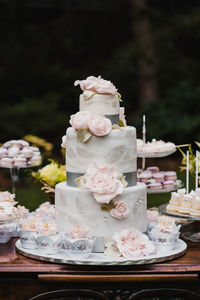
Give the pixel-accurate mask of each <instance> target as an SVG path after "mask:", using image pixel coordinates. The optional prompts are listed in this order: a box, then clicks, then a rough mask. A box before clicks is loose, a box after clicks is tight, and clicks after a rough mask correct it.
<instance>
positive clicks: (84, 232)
mask: <svg viewBox="0 0 200 300" xmlns="http://www.w3.org/2000/svg"><path fill="white" fill-rule="evenodd" d="M89 231H90V229H89V227H87V226H78V225H77V226H74V227H73V228H72V229H71V230H70V232H69V235H70V236H71V237H72V238H73V239H77V238H85V237H87V236H88V234H89Z"/></svg>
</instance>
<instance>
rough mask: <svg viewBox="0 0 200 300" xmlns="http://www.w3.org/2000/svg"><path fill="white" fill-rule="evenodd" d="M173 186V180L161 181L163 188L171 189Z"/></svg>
mask: <svg viewBox="0 0 200 300" xmlns="http://www.w3.org/2000/svg"><path fill="white" fill-rule="evenodd" d="M174 187H175V185H174V181H173V180H166V181H164V182H163V189H173V188H174Z"/></svg>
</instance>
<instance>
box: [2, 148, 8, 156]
mask: <svg viewBox="0 0 200 300" xmlns="http://www.w3.org/2000/svg"><path fill="white" fill-rule="evenodd" d="M7 154H8V151H7V149H5V148H3V147H1V148H0V158H1V157H4V156H5V155H7Z"/></svg>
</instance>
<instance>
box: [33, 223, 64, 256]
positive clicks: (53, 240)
mask: <svg viewBox="0 0 200 300" xmlns="http://www.w3.org/2000/svg"><path fill="white" fill-rule="evenodd" d="M36 245H37V249H38V250H39V251H40V252H42V253H46V254H54V253H58V252H59V251H60V250H61V247H62V239H61V236H60V235H59V234H58V227H57V225H56V223H55V221H52V220H49V221H41V222H40V223H39V224H38V236H37V238H36Z"/></svg>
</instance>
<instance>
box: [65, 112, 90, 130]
mask: <svg viewBox="0 0 200 300" xmlns="http://www.w3.org/2000/svg"><path fill="white" fill-rule="evenodd" d="M91 116H92V114H91V112H89V111H79V112H77V113H76V114H75V115H71V117H70V121H69V123H70V124H71V125H72V127H73V128H74V129H76V130H79V129H87V128H88V120H89V119H90V117H91Z"/></svg>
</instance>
